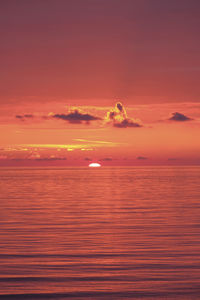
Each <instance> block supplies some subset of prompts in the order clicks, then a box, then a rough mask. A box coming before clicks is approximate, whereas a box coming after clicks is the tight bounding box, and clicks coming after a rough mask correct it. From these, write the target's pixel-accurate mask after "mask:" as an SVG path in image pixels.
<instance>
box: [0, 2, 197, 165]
mask: <svg viewBox="0 0 200 300" xmlns="http://www.w3.org/2000/svg"><path fill="white" fill-rule="evenodd" d="M199 15H200V3H199V1H196V0H190V1H189V0H182V1H179V0H173V1H172V0H169V1H159V0H109V1H107V0H101V1H99V0H95V1H94V0H85V1H82V0H76V1H74V0H69V1H64V0H58V1H51V0H50V1H43V0H42V1H41V0H35V1H25V0H19V1H12V0H11V1H3V2H1V3H0V28H1V36H2V38H1V49H0V63H1V72H0V137H1V139H0V166H6V165H14V166H23V165H31V166H36V165H59V166H67V165H77V166H79V165H80V166H84V165H88V164H89V162H90V161H101V164H102V165H106V166H107V165H145V164H180V165H183V164H199V163H200V154H199V153H200V141H199V129H200V98H199V97H200V82H199V78H200V76H199V72H200V57H199V53H200V40H199V28H200V24H199V23H200V18H199ZM117 103H118V104H117Z"/></svg>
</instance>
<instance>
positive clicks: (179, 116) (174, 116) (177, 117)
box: [168, 112, 193, 122]
mask: <svg viewBox="0 0 200 300" xmlns="http://www.w3.org/2000/svg"><path fill="white" fill-rule="evenodd" d="M168 120H169V121H176V122H185V121H191V120H193V119H191V118H189V117H187V116H185V115H184V114H181V113H179V112H175V113H173V114H172V117H171V118H169V119H168Z"/></svg>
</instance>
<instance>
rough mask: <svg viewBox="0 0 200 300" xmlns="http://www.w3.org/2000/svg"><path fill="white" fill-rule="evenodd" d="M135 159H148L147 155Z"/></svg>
mask: <svg viewBox="0 0 200 300" xmlns="http://www.w3.org/2000/svg"><path fill="white" fill-rule="evenodd" d="M137 159H138V160H146V159H148V157H145V156H138V157H137Z"/></svg>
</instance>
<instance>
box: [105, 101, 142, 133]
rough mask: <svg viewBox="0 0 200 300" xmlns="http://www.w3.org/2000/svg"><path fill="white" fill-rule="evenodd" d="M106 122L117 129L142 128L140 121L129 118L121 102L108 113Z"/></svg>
mask: <svg viewBox="0 0 200 300" xmlns="http://www.w3.org/2000/svg"><path fill="white" fill-rule="evenodd" d="M105 121H106V123H111V124H112V125H113V127H117V128H128V127H142V125H141V124H140V122H139V120H135V119H133V118H129V117H128V116H127V112H126V109H125V107H124V106H123V104H122V103H121V102H117V103H116V104H115V107H114V108H113V109H111V110H110V111H108V112H107V115H106V118H105Z"/></svg>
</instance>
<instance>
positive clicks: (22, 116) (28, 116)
mask: <svg viewBox="0 0 200 300" xmlns="http://www.w3.org/2000/svg"><path fill="white" fill-rule="evenodd" d="M15 118H16V119H19V120H21V121H24V120H27V119H33V118H34V115H33V114H24V115H16V116H15Z"/></svg>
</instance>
